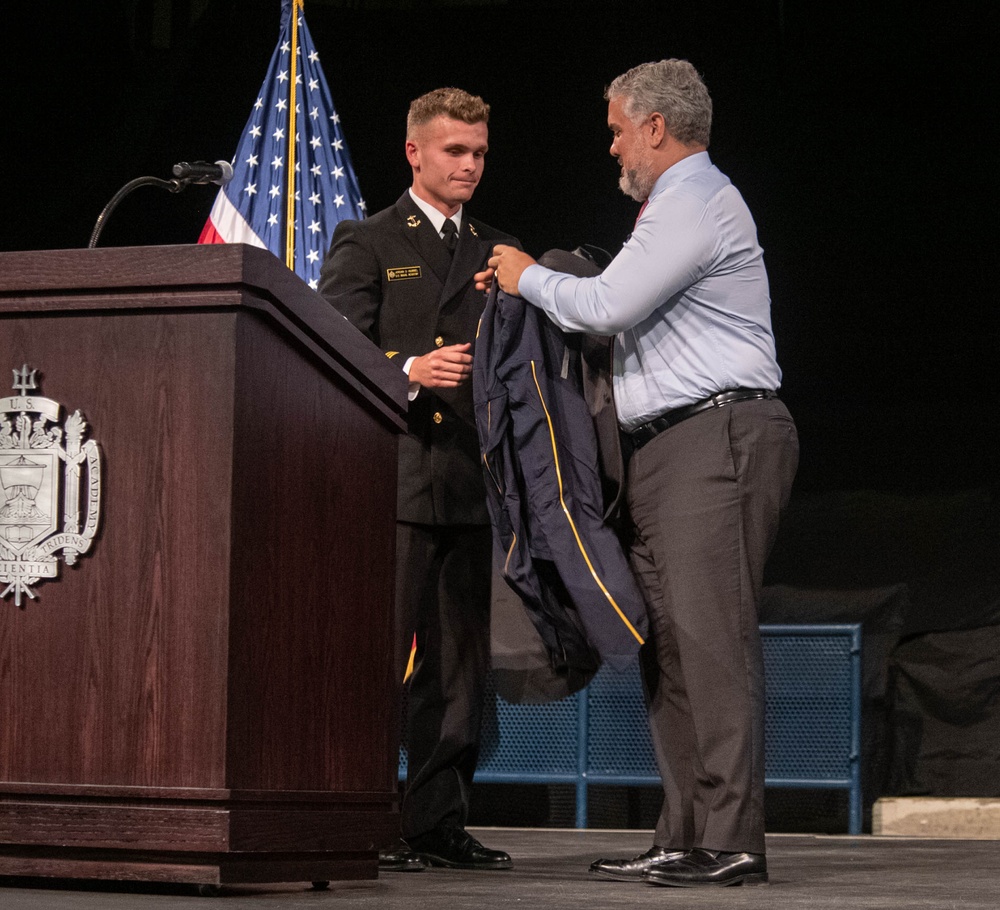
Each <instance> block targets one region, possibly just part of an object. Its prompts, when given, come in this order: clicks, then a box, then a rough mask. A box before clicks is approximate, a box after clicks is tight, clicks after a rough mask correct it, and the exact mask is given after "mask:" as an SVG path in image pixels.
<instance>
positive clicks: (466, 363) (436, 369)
mask: <svg viewBox="0 0 1000 910" xmlns="http://www.w3.org/2000/svg"><path fill="white" fill-rule="evenodd" d="M471 350H472V345H471V344H469V343H466V344H449V345H446V346H445V347H443V348H437V349H435V350H433V351H431V352H430V353H429V354H424V355H423V357H415V358H414V359H413V362H412V363H411V364H410V382H417V383H419V384H420V385H422V386H424V387H425V388H429V389H434V388H437V389H454V388H455V387H457V386H459V385H461V384H462V383H463V382H465V381H466V380H467V379H468V378H469V377H470V376H471V375H472V355H471V354H470V353H469V351H471Z"/></svg>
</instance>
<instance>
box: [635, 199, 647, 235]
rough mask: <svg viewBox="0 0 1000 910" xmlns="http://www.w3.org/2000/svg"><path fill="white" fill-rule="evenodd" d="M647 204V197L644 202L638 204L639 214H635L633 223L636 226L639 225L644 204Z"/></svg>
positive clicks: (644, 208)
mask: <svg viewBox="0 0 1000 910" xmlns="http://www.w3.org/2000/svg"><path fill="white" fill-rule="evenodd" d="M647 205H649V200H648V199H647V200H646V201H645V202H643V204H642V205H640V206H639V214H638V215H636V216H635V224H636V227H638V226H639V219H640V218H641V217H642V213H643V212H644V211H646V206H647ZM632 230H633V231H634V230H635V228H632Z"/></svg>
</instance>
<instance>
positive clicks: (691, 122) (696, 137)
mask: <svg viewBox="0 0 1000 910" xmlns="http://www.w3.org/2000/svg"><path fill="white" fill-rule="evenodd" d="M604 97H605V99H606V100H608V101H611V100H612V99H614V98H621V99H622V107H623V109H624V111H625V116H626V117H628V118H629V120H631V121H632V122H633V123H634V122H636V121H641V120H645V119H646V117H648V116H649V115H650V114H653V113H660V114H662V115H663V120H664V122H665V123H666V126H667V132H668V133H670V135H671V136H673V137H674V139H676V140H677V141H678V142H680V143H682V144H684V145H703V146H705V147H706V148H707V147H708V139H709V135H710V134H711V132H712V99H711V98H710V97H709V94H708V89H707V88H706V87H705V83H704V82H703V81H702V79H701V76H700V75H698V71H697V70H696V69H695V68H694V67H693V66H692V65H691V64H690V63H688V61H687V60H660V61H659V62H658V63H641V64H639V66H634V67H632V69H630V70H629V71H628V72H627V73H622V75H620V76H619V77H618V78H617V79H615V80H614V81H613V82H612V83H611V85H609V86H608V87H607V88H606V89H605V91H604Z"/></svg>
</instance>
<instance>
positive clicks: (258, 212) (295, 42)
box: [199, 0, 366, 288]
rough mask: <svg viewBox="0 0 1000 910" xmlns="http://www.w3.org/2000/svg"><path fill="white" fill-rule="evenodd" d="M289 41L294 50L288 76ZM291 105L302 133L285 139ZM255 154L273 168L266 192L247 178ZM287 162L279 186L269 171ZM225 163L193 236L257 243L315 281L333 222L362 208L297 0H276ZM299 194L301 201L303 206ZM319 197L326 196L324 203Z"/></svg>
mask: <svg viewBox="0 0 1000 910" xmlns="http://www.w3.org/2000/svg"><path fill="white" fill-rule="evenodd" d="M293 10H295V11H296V12H297V19H295V20H293V18H292V17H293ZM293 48H296V50H297V54H298V56H297V58H296V65H295V66H294V69H295V77H294V79H293V78H292V77H291V72H292V69H293V66H292V60H291V54H292V50H293ZM302 92H306V93H307V97H303V96H302V94H301V93H302ZM293 109H294V110H295V111H296V113H297V114H298V115H301V112H302V111H304V110H307V111H308V113H309V127H308V129H307V130H306V131H305V132H306V133H307V134H308V135H303V133H302V132H300V131H298V130H296V131H295V132H296V135H295V136H294V139H288V138H286V137H287V136H290V135H291V134H290V132H289V114H290V112H291V110H293ZM303 122H305V121H303ZM261 161H268V162H270V164H271V169H272V174H274V177H273V178H272V181H270V182H264V185H267V186H268V191H267V192H266V193H264V194H263V196H261V195H258V192H257V187H258V182H257V180H256V179H255V177H254V175H255V173H256V171H255V170H254V169H255V168H256V167H259V166H260V162H261ZM293 162H294V174H295V177H294V180H290V181H288V182H290V183H292V184H293V186H292V187H289V186H287V185H282V184H283V180H281V179H278V178H277V173H276V172H278V171H279V170H284V169H286V167H287V168H289V169H291V168H292V164H293ZM233 170H234V178H233V180H232V181H231V182H230V183H229V184H228V185H227V186H225V187H223V188H222V189H221V190H220V191H219V193H218V196H217V197H216V200H215V204H214V205H213V208H212V212H211V214H210V215H209V219H208V222H207V223H206V225H205V228H204V230H203V231H202V235H201V237H200V238H199V240H200V242H203V243H249V244H252V245H254V246H260V247H264V248H265V249H268V250H270V251H271V252H272V253H273V254H274V255H275V256H277V257H278V258H279V259H281V261H282V262H284V263H285V264H286V265H287V266H288V267H289V268H290V269H292V270H293V271H295V273H296V274H297V275H299V277H301V278H302V279H303V280H304V281H306V283H307V284H309V285H310V286H311V287H313V288H315V287H316V286H317V284H318V279H319V270H320V265H321V264H322V261H323V258H324V257H325V255H326V252H327V250H328V249H329V247H330V244H331V242H332V239H333V231H334V228H335V227H336V225H337V222H339V221H340V220H342V219H346V218H350V219H360V218H364V217H365V212H366V208H365V203H364V200H363V199H362V197H361V191H360V188H359V186H358V181H357V177H356V176H355V174H354V169H353V166H352V164H351V159H350V153H349V152H348V149H347V145H346V143H345V141H344V137H343V134H342V133H341V131H340V117H339V116H338V114H337V112H336V110H335V109H334V107H333V100H332V98H331V95H330V89H329V86H328V84H327V81H326V77H325V76H324V74H323V70H322V67H321V65H320V58H319V54H318V53H317V51H316V49H315V47H314V46H313V42H312V37H311V35H310V34H309V29H308V27H307V26H306V22H305V17H304V15H303V14H302V12H301V6H300V4H298V3H293V0H282V4H281V21H280V29H279V35H278V44H277V46H276V48H275V50H274V53H273V54H272V56H271V62H270V65H269V66H268V69H267V71H266V73H265V76H264V80H263V83H262V85H261V89H260V92H259V93H258V97H257V99H256V101H255V102H254V104H253V109H252V111H251V114H250V117H249V118H248V120H247V124H246V126H245V127H244V130H243V134H242V137H241V138H240V139H239V141H238V143H237V149H236V154H235V155H234V157H233ZM241 187H242V190H241V189H240V188H241ZM289 192H293V193H294V196H293V203H292V206H291V209H292V212H291V217H292V219H293V222H292V226H291V227H292V231H291V237H289V230H288V225H287V224H286V219H287V218H288V217H289V211H288V210H289V206H288V193H289ZM302 199H305V200H308V202H309V205H308V207H306V206H304V205H303V204H302V203H301V200H302ZM325 200H331V201H330V202H329V203H326V205H324V201H325ZM303 209H307V211H303Z"/></svg>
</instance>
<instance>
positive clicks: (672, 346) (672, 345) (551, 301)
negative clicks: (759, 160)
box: [519, 152, 781, 430]
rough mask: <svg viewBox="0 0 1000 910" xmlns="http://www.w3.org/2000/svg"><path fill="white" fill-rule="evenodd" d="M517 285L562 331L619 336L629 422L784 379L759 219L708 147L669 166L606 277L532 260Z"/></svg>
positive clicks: (625, 421)
mask: <svg viewBox="0 0 1000 910" xmlns="http://www.w3.org/2000/svg"><path fill="white" fill-rule="evenodd" d="M519 290H520V293H521V295H522V296H523V297H524V298H525V299H526V300H528V301H529V302H530V303H533V304H534V305H535V306H538V307H540V308H541V309H543V310H544V311H545V312H546V313H548V315H549V317H550V318H551V319H552V321H553V322H555V323H556V324H557V325H559V326H561V327H562V328H563V329H566V330H568V331H578V332H594V333H597V334H600V335H615V336H616V337H615V347H614V376H613V383H614V392H615V403H616V406H617V410H618V420H619V423H620V424H621V426H622V428H623V429H625V430H633V429H635V428H636V427H638V426H640V425H641V424H643V423H645V422H646V421H648V420H651V419H652V418H653V417H656V416H658V415H659V414H662V413H663V412H664V411H668V410H671V409H673V408H679V407H683V406H684V405H688V404H693V403H694V402H696V401H700V400H702V399H704V398H707V397H709V396H710V395H714V394H715V393H716V392H721V391H724V390H726V389H734V388H737V387H744V388H752V389H770V390H775V389H777V388H778V386H779V385H780V384H781V370H780V369H779V368H778V363H777V360H776V359H775V351H774V335H773V333H772V331H771V298H770V292H769V289H768V283H767V272H766V271H765V269H764V251H763V250H762V249H761V247H760V244H759V243H758V242H757V227H756V225H755V224H754V221H753V218H752V216H751V215H750V211H749V209H748V208H747V205H746V203H745V202H744V201H743V197H742V196H741V195H740V193H739V191H738V190H737V189H736V188H735V187H734V186H733V185H732V183H731V182H730V181H729V178H728V177H726V176H725V175H724V174H723V173H722V172H721V171H720V170H719V169H718V168H717V167H716V166H715V165H713V164H712V162H711V159H710V158H709V156H708V153H707V152H698V153H697V154H694V155H690V156H688V157H687V158H684V159H682V160H681V161H679V162H678V163H677V164H675V165H673V166H672V167H670V168H668V169H667V170H666V171H664V173H663V174H661V175H660V177H659V179H658V180H657V181H656V184H655V185H654V187H653V190H652V192H651V193H650V195H649V204H648V205H647V206H646V208H645V210H644V211H643V213H642V215H641V216H640V218H639V221H638V223H637V224H636V227H635V230H634V231H633V233H632V236H631V237H630V238H629V239H628V241H627V242H626V244H625V245H624V246H623V247H622V250H621V252H620V253H619V254H618V255H617V256H616V257H615V258H614V260H613V261H612V262H611V263H610V265H608V267H607V268H606V269H605V270H604V272H603V273H602V274H601V275H600V276H598V277H596V278H575V277H573V276H570V275H566V274H563V273H561V272H553V271H551V270H550V269H546V268H544V267H543V266H540V265H532V266H529V267H528V268H527V269H525V270H524V272H523V273H522V275H521V278H520V282H519Z"/></svg>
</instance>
